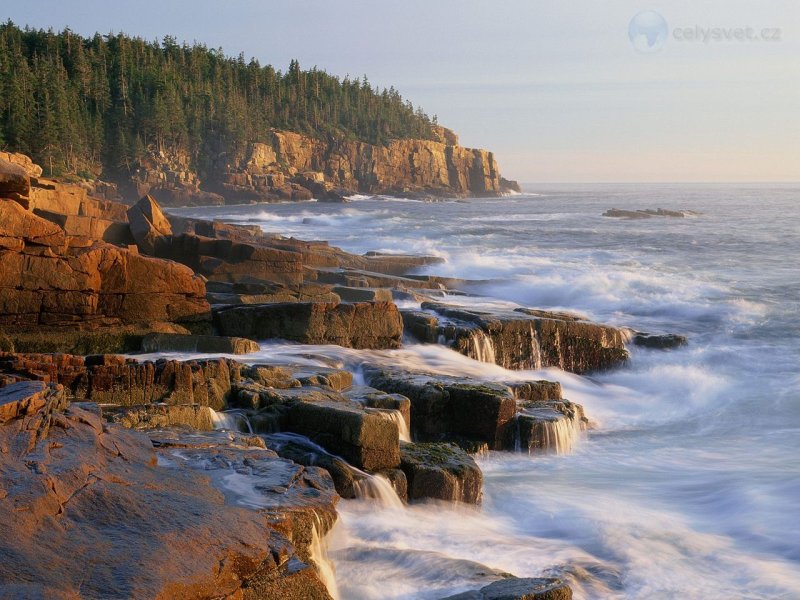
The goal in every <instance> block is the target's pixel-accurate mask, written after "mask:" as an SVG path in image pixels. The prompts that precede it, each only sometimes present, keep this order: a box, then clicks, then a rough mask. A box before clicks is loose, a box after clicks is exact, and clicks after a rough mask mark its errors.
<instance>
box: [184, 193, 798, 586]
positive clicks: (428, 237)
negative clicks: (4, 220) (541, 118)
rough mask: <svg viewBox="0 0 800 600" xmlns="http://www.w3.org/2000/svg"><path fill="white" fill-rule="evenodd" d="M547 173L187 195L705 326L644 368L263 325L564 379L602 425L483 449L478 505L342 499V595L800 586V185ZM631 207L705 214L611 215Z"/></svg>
mask: <svg viewBox="0 0 800 600" xmlns="http://www.w3.org/2000/svg"><path fill="white" fill-rule="evenodd" d="M536 192H537V194H539V195H536V196H531V195H520V196H513V197H509V198H502V199H497V200H469V201H463V202H455V201H454V202H441V203H433V204H429V203H421V202H411V201H393V200H391V199H359V200H357V201H354V202H352V203H350V204H347V205H331V204H322V203H301V204H282V205H269V206H265V205H260V206H242V207H221V208H195V209H184V210H181V211H176V212H180V213H182V214H193V215H198V216H203V217H206V218H209V217H210V218H220V219H224V220H226V221H229V222H236V223H251V224H253V223H254V224H259V225H261V226H262V227H263V228H264V229H265V230H266V231H269V232H276V233H283V234H285V235H292V236H295V237H299V238H302V239H326V240H329V241H330V242H331V243H332V244H333V245H338V246H341V247H342V248H344V249H346V250H349V251H353V252H366V251H368V250H382V251H394V252H416V253H429V254H436V255H439V256H442V257H443V258H445V259H446V262H445V263H444V264H441V265H433V266H431V267H428V268H427V270H425V271H422V272H430V273H436V274H443V275H452V276H457V277H462V278H465V279H470V280H480V281H477V282H475V283H472V284H470V285H469V286H468V289H469V291H470V292H472V293H474V294H476V295H477V296H475V297H472V296H470V297H463V296H455V295H454V296H451V297H449V298H448V299H447V301H449V302H460V303H466V304H469V305H474V306H492V305H506V306H507V305H509V303H510V305H512V306H515V305H517V304H519V305H524V306H531V307H537V308H556V309H565V310H571V311H575V312H579V313H580V314H583V315H585V316H588V317H590V318H592V319H596V320H599V321H604V322H608V323H611V324H614V325H620V326H626V327H631V328H634V329H637V330H641V331H649V332H672V333H681V334H685V335H687V336H688V337H689V345H688V346H686V347H684V348H682V349H679V350H674V351H670V352H659V351H653V350H647V349H640V348H635V347H634V348H632V357H631V361H630V364H629V365H628V366H627V367H625V368H623V369H620V370H616V371H611V372H608V373H602V374H596V375H592V376H591V377H580V376H577V375H573V374H569V373H565V372H562V371H559V370H557V369H544V370H539V371H507V370H505V369H502V368H501V367H498V366H496V365H491V364H488V363H483V362H478V361H474V360H471V359H469V358H466V357H464V356H461V355H459V354H456V353H455V352H452V351H450V350H448V349H446V348H444V347H438V346H428V345H419V344H410V345H407V346H405V347H404V348H402V349H400V350H394V351H382V352H367V351H354V350H345V349H342V348H338V347H332V346H330V347H314V348H313V350H312V349H311V348H309V347H302V346H297V345H291V344H265V345H264V346H263V349H262V352H261V353H260V355H256V356H249V357H247V359H248V360H252V361H258V360H263V359H269V360H275V359H283V360H286V361H287V362H301V361H302V360H307V361H312V362H314V361H317V362H319V363H320V364H322V363H324V362H331V361H332V362H335V363H337V364H342V365H346V366H348V367H350V368H353V369H355V370H358V367H359V365H360V364H361V363H363V362H383V363H385V364H405V365H409V366H414V367H417V368H425V369H427V370H430V371H435V372H440V373H447V374H454V375H466V376H473V377H483V378H487V379H492V380H497V381H508V380H512V379H529V378H547V379H553V380H558V381H560V382H561V383H562V386H563V388H564V396H565V397H566V398H568V399H570V400H573V401H575V402H579V403H581V404H583V405H584V407H585V409H586V414H587V416H588V417H589V418H590V420H591V421H592V422H593V423H594V428H593V429H591V430H590V431H589V432H588V433H587V434H586V435H584V436H582V439H581V441H580V442H579V443H578V445H577V446H576V447H575V448H574V449H573V451H572V452H571V453H570V454H564V455H534V456H528V455H519V454H513V453H494V452H493V453H490V454H489V455H488V456H486V457H481V458H479V459H478V460H479V464H480V466H481V468H482V469H483V471H484V475H485V487H484V503H483V505H482V506H481V507H479V508H465V507H453V506H445V505H441V504H423V505H414V506H410V507H407V508H397V507H394V508H377V509H376V507H375V505H374V504H370V503H368V502H366V501H361V500H355V501H343V502H342V503H341V504H340V513H341V523H340V524H339V525H337V527H336V528H335V530H334V533H333V535H332V537H331V540H330V555H331V557H332V559H333V561H334V564H335V566H336V572H337V583H338V587H339V590H340V594H341V597H342V598H348V599H349V598H355V599H358V598H398V599H399V598H440V597H443V596H446V595H448V594H452V593H456V592H459V591H463V590H467V589H472V588H475V587H480V586H481V585H485V584H487V583H489V582H490V581H491V580H493V578H496V577H497V573H498V572H501V571H503V572H510V573H513V574H514V575H518V576H536V575H539V574H541V573H544V572H547V573H556V574H559V575H560V576H562V577H565V578H566V579H568V580H569V581H570V583H571V584H572V585H573V587H574V589H575V592H576V597H578V598H672V597H682V598H740V597H741V598H765V599H766V598H770V599H773V598H787V599H789V598H798V597H800V518H798V517H797V513H798V507H800V458H798V457H800V435H798V434H800V371H799V370H798V364H800V344H798V341H797V340H798V339H800V300H798V290H800V269H798V267H797V257H798V256H800V209H798V208H797V199H798V197H800V188H798V187H790V186H771V187H770V186H759V187H756V186H753V187H746V186H737V187H734V186H712V185H708V186H654V185H647V186H616V187H615V186H610V185H608V186H593V187H591V186H583V187H558V186H550V187H548V186H542V188H541V189H537V190H536ZM612 207H616V208H621V209H639V208H658V207H661V208H666V209H692V210H696V211H699V212H701V213H702V214H701V215H699V216H696V217H691V218H684V219H676V218H652V219H645V220H632V221H627V220H620V219H612V218H604V217H601V216H600V215H601V214H602V213H603V212H604V211H605V210H607V209H609V208H612ZM309 353H311V354H312V355H313V356H311V357H310V358H309V356H308V354H309ZM303 355H305V356H303Z"/></svg>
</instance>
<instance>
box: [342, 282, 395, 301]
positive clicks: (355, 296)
mask: <svg viewBox="0 0 800 600" xmlns="http://www.w3.org/2000/svg"><path fill="white" fill-rule="evenodd" d="M331 291H332V292H333V293H334V294H336V295H337V296H339V298H341V299H342V301H344V302H391V301H392V290H390V289H388V288H359V287H345V286H342V285H337V286H334V287H333V289H332V290H331Z"/></svg>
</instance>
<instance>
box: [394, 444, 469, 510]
mask: <svg viewBox="0 0 800 600" xmlns="http://www.w3.org/2000/svg"><path fill="white" fill-rule="evenodd" d="M400 469H401V470H402V471H403V473H405V475H406V479H407V481H408V499H409V500H421V499H425V498H434V499H438V500H446V501H449V502H464V503H467V504H478V503H480V500H481V493H482V491H481V488H482V486H483V473H481V470H480V469H479V468H478V465H477V464H476V463H475V460H474V459H473V458H472V457H471V456H470V455H469V454H467V453H466V452H464V451H463V450H462V449H461V448H459V447H458V446H455V445H454V444H443V443H424V444H411V443H404V444H402V445H401V448H400Z"/></svg>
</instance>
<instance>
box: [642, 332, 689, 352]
mask: <svg viewBox="0 0 800 600" xmlns="http://www.w3.org/2000/svg"><path fill="white" fill-rule="evenodd" d="M632 341H633V343H634V344H635V345H637V346H643V347H645V348H653V349H656V350H671V349H673V348H680V347H681V346H685V345H686V344H688V343H689V340H688V339H687V338H686V336H685V335H679V334H677V333H660V334H659V333H635V334H634V335H633V338H632Z"/></svg>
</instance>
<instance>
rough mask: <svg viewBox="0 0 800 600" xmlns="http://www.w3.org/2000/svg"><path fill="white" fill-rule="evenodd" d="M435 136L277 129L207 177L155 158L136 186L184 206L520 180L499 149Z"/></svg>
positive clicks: (499, 185) (494, 187)
mask: <svg viewBox="0 0 800 600" xmlns="http://www.w3.org/2000/svg"><path fill="white" fill-rule="evenodd" d="M435 134H436V137H437V138H438V139H437V140H417V139H404V140H394V141H392V142H390V143H389V144H388V145H387V146H376V145H372V144H367V143H364V142H357V141H349V140H333V139H332V140H320V139H315V138H311V137H309V136H306V135H302V134H299V133H294V132H290V131H280V130H273V131H271V132H270V135H269V138H268V139H266V140H264V141H262V142H255V143H251V144H248V146H247V147H246V148H245V149H244V150H243V151H241V152H240V153H238V154H236V155H231V154H221V155H219V156H217V157H216V158H215V159H214V160H213V161H212V162H211V167H210V169H209V171H208V173H204V174H203V177H201V176H199V175H198V174H196V173H193V172H191V170H190V169H189V167H188V163H187V161H186V160H185V157H177V158H176V157H167V156H164V155H160V156H153V157H151V158H150V159H148V160H147V161H143V163H142V165H141V167H140V169H139V171H138V172H137V174H136V175H135V181H136V183H137V190H136V191H137V193H138V194H139V195H141V194H144V193H150V194H153V195H155V197H156V198H157V199H158V200H159V201H160V202H162V203H166V204H173V205H177V204H191V203H212V204H213V203H219V202H221V201H222V199H221V197H224V198H225V199H226V200H227V201H229V202H242V201H253V200H306V199H309V198H312V197H314V198H318V199H320V200H335V199H339V198H341V197H342V196H344V195H347V194H353V193H366V194H400V195H435V196H459V197H463V196H498V195H500V194H501V193H502V192H504V191H507V190H509V189H513V186H511V187H509V183H513V182H506V180H504V179H502V178H501V177H500V172H499V169H498V166H497V161H496V160H495V158H494V154H492V153H491V152H488V151H486V150H477V149H472V148H464V147H462V146H459V145H458V137H457V136H456V135H455V133H453V132H452V131H450V130H449V129H445V128H444V127H437V128H436V129H435ZM175 165H178V166H175ZM201 186H202V188H203V189H202V190H201ZM209 191H211V192H216V193H217V194H214V193H209Z"/></svg>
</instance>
